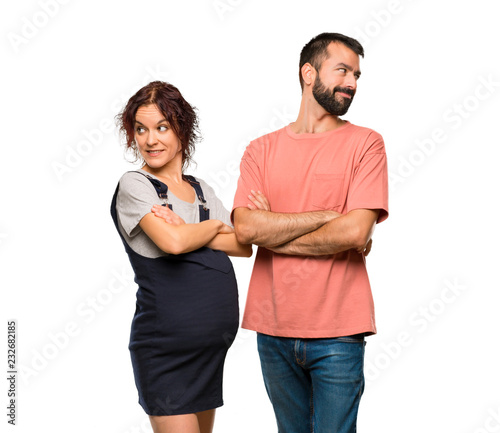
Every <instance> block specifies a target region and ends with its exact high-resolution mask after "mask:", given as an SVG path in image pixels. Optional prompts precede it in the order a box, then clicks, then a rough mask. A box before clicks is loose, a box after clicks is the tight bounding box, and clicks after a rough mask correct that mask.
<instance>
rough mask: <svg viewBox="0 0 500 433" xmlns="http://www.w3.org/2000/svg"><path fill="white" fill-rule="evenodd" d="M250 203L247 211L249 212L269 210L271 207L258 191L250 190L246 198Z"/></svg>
mask: <svg viewBox="0 0 500 433" xmlns="http://www.w3.org/2000/svg"><path fill="white" fill-rule="evenodd" d="M248 198H249V199H250V201H251V202H252V203H249V204H248V206H247V207H248V209H251V210H256V209H260V210H267V211H270V210H271V205H270V204H269V200H267V197H266V196H265V195H264V194H262V193H261V192H260V191H257V192H255V191H254V190H253V189H252V190H251V194H250V195H249V196H248Z"/></svg>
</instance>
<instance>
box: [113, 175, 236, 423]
mask: <svg viewBox="0 0 500 433" xmlns="http://www.w3.org/2000/svg"><path fill="white" fill-rule="evenodd" d="M138 173H140V172H138ZM141 174H143V173H141ZM147 177H148V178H149V180H150V181H151V183H152V184H153V186H154V187H155V189H156V192H157V193H158V196H159V197H160V198H163V199H166V198H167V193H168V188H167V185H165V184H164V183H162V182H160V181H159V180H157V179H153V178H152V177H149V176H147ZM185 178H186V180H188V181H189V183H190V184H191V186H192V187H193V188H194V189H195V191H196V195H197V196H198V198H199V200H200V202H202V203H204V204H203V205H200V221H204V220H206V219H208V218H209V210H208V209H207V208H206V207H205V198H204V195H203V191H202V189H201V187H200V184H199V182H197V181H196V179H195V178H194V177H192V176H185ZM118 189H119V185H118V186H117V187H116V191H115V194H114V196H113V201H112V204H111V216H112V218H113V221H114V223H115V226H116V228H117V230H118V233H120V231H119V228H118V218H117V212H116V197H117V193H118ZM169 207H170V208H171V205H169ZM173 210H174V211H175V209H173ZM120 237H121V239H122V241H123V244H124V246H125V251H126V252H127V254H128V256H129V259H130V263H131V265H132V268H133V270H134V272H135V282H136V283H137V284H138V286H139V288H138V290H137V302H136V311H135V314H134V318H133V321H132V329H131V334H130V344H129V349H130V353H131V357H132V366H133V369H134V376H135V383H136V385H137V390H138V392H139V403H140V405H141V406H142V407H143V408H144V410H145V411H146V413H147V414H148V415H178V414H185V413H194V412H201V411H204V410H208V409H214V408H216V407H218V406H221V405H222V372H223V366H224V360H225V357H226V353H227V350H228V349H229V347H230V346H231V344H232V342H233V340H234V336H235V335H236V332H237V329H238V319H239V317H238V315H239V313H238V292H237V286H236V278H235V275H234V271H233V266H232V264H231V261H230V260H229V258H228V256H227V255H226V254H225V253H224V252H222V251H216V250H212V249H210V248H207V247H203V248H200V249H198V250H196V251H192V252H190V253H186V254H179V255H172V254H171V255H168V256H162V257H158V258H155V259H152V258H148V257H144V256H141V255H139V254H137V253H136V252H134V251H133V250H132V249H131V248H130V247H129V245H128V244H127V243H126V241H125V240H124V238H123V237H122V236H121V234H120Z"/></svg>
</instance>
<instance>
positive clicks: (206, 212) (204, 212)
mask: <svg viewBox="0 0 500 433" xmlns="http://www.w3.org/2000/svg"><path fill="white" fill-rule="evenodd" d="M184 178H185V179H186V180H187V181H188V182H189V183H190V184H191V186H192V187H193V188H194V190H195V191H196V195H197V196H198V200H200V202H201V203H202V204H200V206H199V208H200V222H201V221H206V220H208V219H210V209H208V208H207V205H206V203H207V201H206V200H205V196H204V195H203V190H202V189H201V185H200V182H198V181H197V180H196V179H195V178H194V176H190V175H187V174H185V175H184Z"/></svg>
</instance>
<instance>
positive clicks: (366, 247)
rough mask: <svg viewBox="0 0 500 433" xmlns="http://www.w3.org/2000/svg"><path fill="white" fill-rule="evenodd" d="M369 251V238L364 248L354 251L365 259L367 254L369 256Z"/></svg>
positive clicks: (370, 242) (370, 245) (370, 246)
mask: <svg viewBox="0 0 500 433" xmlns="http://www.w3.org/2000/svg"><path fill="white" fill-rule="evenodd" d="M371 250H372V240H371V238H370V240H369V241H368V242H367V244H366V245H365V246H364V247H362V248H358V249H357V250H356V251H357V252H358V253H361V254H364V256H365V257H366V256H367V255H368V254H370V251H371Z"/></svg>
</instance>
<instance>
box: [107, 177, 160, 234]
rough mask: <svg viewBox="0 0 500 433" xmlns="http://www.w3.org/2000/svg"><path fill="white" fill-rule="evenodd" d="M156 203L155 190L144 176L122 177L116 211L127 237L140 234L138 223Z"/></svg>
mask: <svg viewBox="0 0 500 433" xmlns="http://www.w3.org/2000/svg"><path fill="white" fill-rule="evenodd" d="M157 203H158V195H157V193H156V190H155V189H154V187H153V185H152V184H151V182H150V181H149V180H148V179H147V177H146V176H144V175H142V174H140V173H134V172H129V173H125V174H124V175H123V176H122V178H121V179H120V186H119V188H118V195H117V197H116V211H117V213H118V218H119V220H120V224H121V225H122V227H123V229H124V230H125V232H126V233H127V235H128V236H129V237H133V236H135V235H136V234H137V233H139V232H140V230H141V228H140V227H139V222H140V221H141V219H142V218H143V217H144V215H146V214H148V213H150V212H151V208H152V206H153V205H154V204H157Z"/></svg>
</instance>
